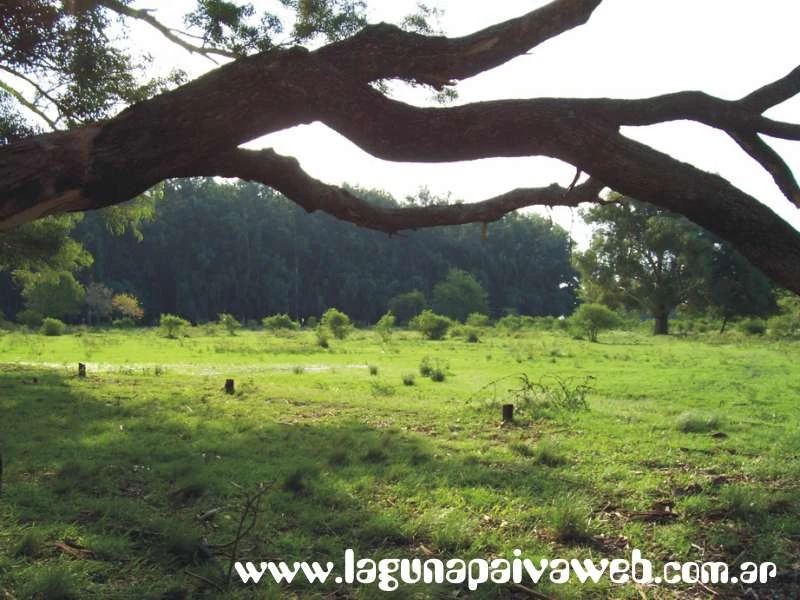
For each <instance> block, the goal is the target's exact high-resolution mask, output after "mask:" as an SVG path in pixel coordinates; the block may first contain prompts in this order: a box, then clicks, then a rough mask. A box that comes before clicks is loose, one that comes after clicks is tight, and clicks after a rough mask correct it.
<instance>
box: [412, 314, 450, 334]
mask: <svg viewBox="0 0 800 600" xmlns="http://www.w3.org/2000/svg"><path fill="white" fill-rule="evenodd" d="M450 323H451V321H450V319H448V318H447V317H445V316H442V315H437V314H436V313H435V312H433V311H432V310H430V309H426V310H423V311H422V312H421V313H420V314H418V315H417V316H416V317H414V318H413V319H411V323H410V324H411V327H412V328H413V329H416V330H417V331H419V332H420V333H421V334H422V335H423V336H424V337H425V338H426V339H429V340H440V339H442V338H443V337H444V336H445V334H446V333H447V330H448V329H449V328H450Z"/></svg>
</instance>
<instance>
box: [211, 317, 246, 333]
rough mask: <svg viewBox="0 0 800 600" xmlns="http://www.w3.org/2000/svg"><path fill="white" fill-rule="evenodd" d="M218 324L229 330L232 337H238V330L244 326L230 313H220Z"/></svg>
mask: <svg viewBox="0 0 800 600" xmlns="http://www.w3.org/2000/svg"><path fill="white" fill-rule="evenodd" d="M217 322H218V323H219V324H220V325H222V326H223V327H224V328H225V329H227V330H228V333H229V334H230V335H236V330H237V329H240V328H241V327H242V324H241V323H239V321H238V320H237V319H236V317H234V316H233V315H231V314H229V313H219V315H217Z"/></svg>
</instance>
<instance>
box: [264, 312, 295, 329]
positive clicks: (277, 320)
mask: <svg viewBox="0 0 800 600" xmlns="http://www.w3.org/2000/svg"><path fill="white" fill-rule="evenodd" d="M261 324H262V325H263V326H264V329H268V330H269V331H278V330H279V329H297V328H298V327H300V325H298V324H297V323H296V322H295V321H292V319H291V317H290V316H289V315H287V314H286V313H281V314H279V315H271V316H269V317H264V318H263V319H261Z"/></svg>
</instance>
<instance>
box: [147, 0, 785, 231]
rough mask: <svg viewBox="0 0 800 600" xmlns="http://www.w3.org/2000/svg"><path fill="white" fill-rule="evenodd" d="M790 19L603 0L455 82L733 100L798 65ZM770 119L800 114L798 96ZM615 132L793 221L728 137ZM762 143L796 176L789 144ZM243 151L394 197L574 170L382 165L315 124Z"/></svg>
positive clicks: (476, 188)
mask: <svg viewBox="0 0 800 600" xmlns="http://www.w3.org/2000/svg"><path fill="white" fill-rule="evenodd" d="M253 3H254V5H255V6H256V7H257V8H258V7H259V6H269V5H272V4H274V3H273V2H264V0H254V2H253ZM134 4H135V5H136V6H138V7H142V8H152V7H153V6H157V5H158V4H157V3H153V2H143V1H141V0H137V2H135V3H134ZM368 4H369V12H368V16H369V20H370V21H371V22H378V21H387V22H395V23H397V22H399V21H400V20H401V19H402V18H403V16H405V15H407V14H409V13H412V12H414V11H415V7H416V2H415V1H414V0H370V1H369V3H368ZM428 4H429V5H431V6H437V7H439V8H441V9H442V11H443V15H442V17H441V19H440V23H439V24H440V27H441V29H442V30H443V31H444V33H445V34H447V35H450V36H458V35H465V34H468V33H471V32H473V31H475V30H478V29H481V28H483V27H486V26H488V25H491V24H494V23H498V22H500V21H503V20H505V19H509V18H513V17H516V16H519V15H522V14H525V13H526V12H529V11H530V10H533V9H534V8H537V7H539V6H541V5H543V4H546V2H545V1H544V0H497V1H494V2H485V1H480V2H479V1H476V0H430V1H429V2H428ZM161 6H162V8H158V9H156V10H155V12H154V13H153V14H154V15H155V16H156V17H157V18H159V19H161V20H163V21H164V22H166V23H169V24H170V25H173V26H176V27H180V26H181V23H180V22H179V21H178V20H177V18H178V15H180V14H182V12H181V11H183V12H185V11H186V10H189V9H190V6H191V2H187V1H186V0H173V2H170V3H162V4H161ZM798 23H800V2H798V0H604V2H603V3H602V4H601V5H600V7H599V8H597V9H596V10H595V12H594V14H593V15H592V18H591V19H590V20H589V22H588V23H587V24H586V25H583V26H581V27H578V28H575V29H573V30H571V31H569V32H567V33H564V34H562V35H561V36H559V37H557V38H554V39H552V40H549V41H547V42H545V43H544V44H541V45H540V46H538V47H537V48H535V49H533V50H532V51H531V52H529V53H528V54H525V55H523V56H520V57H518V58H516V59H514V60H512V61H510V62H508V63H506V64H505V65H502V66H500V67H498V68H496V69H493V70H491V71H488V72H486V73H483V74H481V75H478V76H476V77H473V78H471V79H468V80H465V81H463V82H460V84H459V85H458V92H459V99H458V101H457V103H467V102H475V101H480V100H494V99H503V98H534V97H616V98H640V97H648V96H652V95H657V94H664V93H670V92H676V91H682V90H702V91H705V92H707V93H710V94H712V95H715V96H718V97H721V98H726V99H736V98H739V97H741V96H743V95H745V94H747V93H749V92H750V91H752V90H754V89H757V88H758V87H760V86H762V85H764V84H766V83H769V82H770V81H773V80H774V79H777V78H779V77H782V76H783V75H786V74H787V73H788V72H789V71H791V70H792V69H793V68H794V67H796V66H797V64H798V63H800V36H798V35H797V24H798ZM134 36H135V39H137V40H141V42H139V43H140V44H141V45H142V46H143V47H145V48H147V49H148V50H149V51H150V52H151V53H153V54H154V55H155V56H156V60H157V63H158V64H159V66H160V67H162V68H168V67H171V66H176V65H181V66H184V67H187V68H188V69H189V70H190V72H192V73H194V74H197V73H199V72H200V71H202V70H205V69H210V68H213V67H214V65H213V64H212V63H210V62H209V61H207V60H204V59H200V58H199V57H194V58H192V57H190V56H189V55H188V54H187V53H185V52H183V51H182V50H180V49H176V48H175V47H173V46H170V45H169V44H168V43H167V42H163V41H162V40H160V39H158V34H156V33H154V32H149V31H146V29H144V28H142V27H137V28H136V30H135V31H134ZM394 94H395V97H396V98H398V99H400V100H403V101H406V102H410V103H413V104H418V105H424V104H431V99H430V96H431V93H430V92H427V91H423V90H408V89H405V88H403V89H397V90H395V92H394ZM767 115H768V116H771V117H774V118H778V119H783V120H789V121H793V122H800V98H795V99H793V100H791V101H789V102H786V103H784V104H782V105H780V106H778V107H775V108H774V109H771V110H770V111H769V112H768V113H767ZM624 132H625V134H626V135H629V136H630V137H633V138H635V139H637V140H639V141H641V142H644V143H646V144H648V145H650V146H653V147H654V148H657V149H658V150H661V151H663V152H666V153H668V154H671V155H672V156H674V157H676V158H678V159H680V160H683V161H686V162H690V163H692V164H694V165H695V166H697V167H699V168H701V169H704V170H707V171H710V172H714V173H718V174H720V175H722V176H723V177H725V178H726V179H728V180H729V181H731V182H732V183H733V184H734V185H736V186H737V187H739V188H740V189H742V190H744V191H745V192H747V193H749V194H751V195H753V196H755V197H756V198H758V199H760V200H761V201H763V202H765V203H766V204H768V205H769V206H770V207H772V208H773V210H775V211H776V212H778V214H780V215H781V216H783V218H785V219H786V220H788V221H789V222H790V223H792V224H793V225H794V226H795V227H797V228H798V229H800V210H798V209H797V208H795V207H793V206H792V205H791V204H790V203H789V202H788V201H787V200H785V199H784V198H783V196H782V194H781V193H780V191H779V190H778V189H777V187H776V186H775V184H774V182H773V181H772V178H771V177H770V176H769V175H768V174H767V173H766V172H765V171H764V170H763V169H761V167H760V166H759V165H758V164H757V163H755V162H754V161H753V160H752V159H750V158H749V156H747V155H746V154H745V153H744V152H743V151H742V150H741V149H740V148H739V147H738V146H737V145H736V144H735V142H733V141H732V140H731V139H730V138H728V136H727V135H726V134H724V133H721V132H718V131H716V130H713V129H711V128H708V127H706V126H703V125H699V124H695V123H689V122H675V123H668V124H662V125H657V126H651V127H641V128H626V129H625V131H624ZM768 141H769V142H770V143H771V144H772V145H773V147H774V148H776V149H777V150H778V151H779V152H780V153H781V155H782V156H783V158H784V159H785V160H786V162H787V163H788V164H789V166H790V167H791V168H792V169H793V171H794V172H795V174H796V176H798V177H799V178H800V143H797V142H793V143H792V142H785V141H780V140H768ZM248 147H252V148H262V147H271V148H274V149H275V150H276V151H277V152H279V153H281V154H286V155H291V156H294V157H296V158H297V159H298V160H299V161H300V163H301V165H302V166H303V168H304V169H305V170H306V171H307V172H308V173H310V174H311V175H312V176H314V177H316V178H318V179H321V180H323V181H325V182H328V183H331V184H337V185H341V184H342V183H348V184H351V185H358V186H361V187H366V188H378V189H382V190H386V191H388V192H389V193H391V194H392V195H393V196H395V197H396V198H405V197H406V196H409V195H414V194H416V193H417V192H418V191H419V189H420V188H422V187H427V188H429V189H430V191H431V192H432V193H433V194H435V195H438V196H448V195H449V196H450V198H451V199H452V200H463V201H465V202H472V201H478V200H483V199H486V198H490V197H492V196H495V195H498V194H501V193H503V192H506V191H508V190H511V189H514V188H517V187H538V186H542V185H549V184H551V183H559V184H561V185H562V186H566V185H568V184H569V183H570V181H571V180H572V177H573V176H574V169H573V168H572V167H571V166H568V165H565V164H563V163H560V162H559V161H556V160H553V159H548V158H535V157H531V158H496V159H484V160H479V161H470V162H459V163H444V164H414V163H393V162H387V161H383V160H379V159H376V158H374V157H372V156H370V155H369V154H367V153H366V152H364V151H362V150H360V149H359V148H358V147H356V146H355V145H354V144H352V143H351V142H350V141H348V140H347V139H346V138H344V137H342V136H340V135H339V134H337V133H336V132H334V131H332V130H330V129H328V128H327V127H325V126H324V125H322V124H319V123H315V124H311V125H303V126H299V127H294V128H291V129H287V130H285V131H282V132H278V133H275V134H271V135H269V136H265V137H263V138H259V139H258V140H254V141H253V142H251V143H250V144H248ZM541 210H542V211H545V212H544V214H550V215H551V216H552V217H553V219H554V220H555V221H556V222H558V223H559V224H560V225H562V226H563V227H564V228H565V229H567V230H568V231H570V232H571V233H572V234H573V236H574V237H575V238H576V239H577V240H578V242H579V243H581V244H585V243H586V241H587V240H588V235H589V234H588V228H586V227H585V226H583V225H582V224H581V222H580V218H579V217H578V216H577V215H575V214H573V212H572V211H570V210H569V209H566V208H557V209H553V210H552V212H550V211H547V210H546V209H541Z"/></svg>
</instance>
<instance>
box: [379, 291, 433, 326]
mask: <svg viewBox="0 0 800 600" xmlns="http://www.w3.org/2000/svg"><path fill="white" fill-rule="evenodd" d="M425 303H426V302H425V295H424V294H423V293H422V292H420V291H419V290H412V291H410V292H405V293H404V294H397V295H396V296H394V297H393V298H392V299H391V300H389V306H388V308H389V312H390V313H392V314H393V315H395V317H397V322H398V323H399V324H401V325H406V324H407V323H408V322H409V321H410V320H411V319H412V318H413V317H414V315H418V314H419V313H421V312H422V311H423V310H424V309H425Z"/></svg>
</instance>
